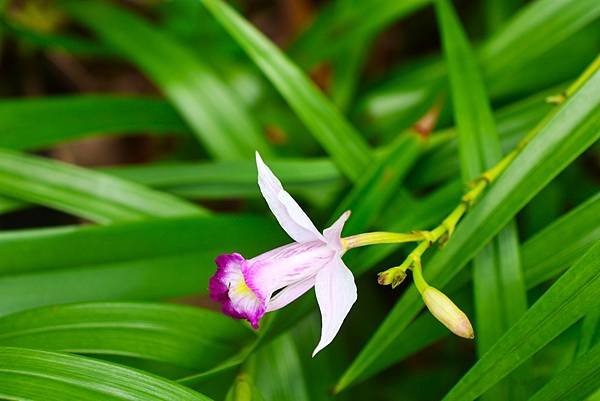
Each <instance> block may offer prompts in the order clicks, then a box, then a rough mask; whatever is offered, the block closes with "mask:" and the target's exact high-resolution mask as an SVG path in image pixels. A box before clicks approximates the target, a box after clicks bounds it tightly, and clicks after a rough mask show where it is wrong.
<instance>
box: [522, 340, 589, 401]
mask: <svg viewBox="0 0 600 401" xmlns="http://www.w3.org/2000/svg"><path fill="white" fill-rule="evenodd" d="M599 376H600V344H597V345H596V346H594V348H592V349H590V350H589V351H588V352H586V353H585V354H584V355H583V356H581V357H580V358H578V359H577V360H575V362H573V363H572V364H571V365H569V366H568V367H566V368H565V369H564V370H563V371H561V372H559V373H558V374H556V375H555V377H554V378H553V379H552V380H551V381H550V382H548V383H547V384H546V385H545V386H544V387H542V388H541V389H540V390H539V391H538V392H537V393H535V395H534V396H533V397H531V398H530V399H529V401H579V400H586V399H587V397H589V396H590V395H592V394H593V393H594V392H595V391H596V390H597V389H598V377H599Z"/></svg>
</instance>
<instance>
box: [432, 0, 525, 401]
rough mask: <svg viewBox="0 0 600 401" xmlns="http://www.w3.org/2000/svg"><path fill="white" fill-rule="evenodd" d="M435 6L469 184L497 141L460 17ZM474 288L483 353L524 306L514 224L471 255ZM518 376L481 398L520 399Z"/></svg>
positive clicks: (443, 3) (496, 151)
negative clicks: (475, 253)
mask: <svg viewBox="0 0 600 401" xmlns="http://www.w3.org/2000/svg"><path fill="white" fill-rule="evenodd" d="M435 4H436V12H437V17H438V24H439V26H440V31H441V37H442V43H443V47H444V53H445V56H446V66H447V69H448V75H449V80H450V88H451V95H452V104H453V106H454V107H453V111H454V119H455V121H456V128H457V132H458V139H459V156H460V160H461V172H462V177H463V181H464V182H465V183H468V182H472V181H473V180H475V179H477V177H479V176H480V175H481V174H483V173H484V171H485V170H487V169H489V168H491V167H493V166H494V165H495V164H496V163H497V162H498V161H499V160H500V158H501V154H502V151H501V148H500V140H499V138H498V135H497V134H496V128H495V124H494V117H493V115H492V110H491V107H490V104H489V100H488V96H487V93H486V89H485V86H484V83H483V77H482V76H481V72H480V70H479V66H478V65H477V60H476V59H475V54H474V53H473V51H472V50H471V48H470V45H469V41H468V39H467V37H466V34H465V33H464V31H463V28H462V26H461V24H460V22H459V20H458V17H457V16H456V13H455V11H454V9H453V8H452V6H451V5H450V3H449V2H448V0H437V1H436V3H435ZM473 288H474V296H475V323H476V325H475V327H476V329H475V332H476V333H477V336H476V337H477V338H476V341H477V353H478V355H479V356H481V355H484V354H485V353H486V352H487V351H488V350H489V349H490V347H491V346H492V345H493V344H494V343H495V342H496V341H497V340H498V339H499V338H500V337H501V336H502V334H503V333H504V332H506V330H508V328H510V327H511V326H512V325H513V324H514V323H515V322H516V321H517V320H518V319H519V318H520V317H521V315H523V314H524V313H525V311H526V310H527V294H526V291H525V284H524V281H523V273H522V271H521V263H520V255H519V239H518V237H517V227H516V225H515V224H514V222H511V223H510V224H508V225H507V227H505V228H504V229H502V231H500V233H499V234H498V236H497V237H495V238H494V239H493V240H492V241H491V242H490V243H489V244H487V245H486V246H485V248H483V249H482V250H481V252H480V253H479V254H477V255H476V256H475V258H474V259H473ZM521 380H523V373H520V374H519V375H518V380H517V376H514V377H512V378H510V379H509V381H505V382H503V383H500V384H499V385H498V386H496V387H495V388H494V389H492V390H491V391H489V392H487V393H486V394H485V395H484V397H483V398H484V399H485V400H507V399H513V400H518V399H522V398H523V394H519V391H520V390H521V386H519V383H520V382H521ZM521 392H522V391H521Z"/></svg>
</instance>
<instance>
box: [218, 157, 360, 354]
mask: <svg viewBox="0 0 600 401" xmlns="http://www.w3.org/2000/svg"><path fill="white" fill-rule="evenodd" d="M256 166H257V168H258V186H259V187H260V191H261V193H262V195H263V197H264V198H265V200H266V201H267V204H268V206H269V208H270V209H271V212H272V213H273V214H274V215H275V218H276V219H277V221H278V222H279V225H280V226H281V227H282V228H283V230H284V231H285V232H286V233H287V234H288V235H289V236H290V237H291V238H292V240H294V242H292V243H291V244H288V245H284V246H282V247H279V248H276V249H273V250H271V251H268V252H266V253H263V254H262V255H259V256H256V257H254V258H252V259H245V258H244V257H243V256H242V255H240V254H239V253H232V254H224V255H220V256H219V257H217V259H216V260H215V263H216V264H217V272H216V273H215V275H214V276H213V277H212V278H211V279H210V284H209V292H210V296H211V298H212V299H213V300H214V301H217V302H219V303H221V304H222V310H223V313H225V314H227V315H229V316H231V317H233V318H236V319H246V320H248V321H249V322H250V324H251V325H252V327H254V328H255V329H256V328H258V323H259V321H260V319H261V318H262V317H263V315H264V314H265V313H266V312H272V311H275V310H277V309H280V308H283V307H284V306H286V305H287V304H289V303H290V302H292V301H294V300H296V299H297V298H298V297H300V296H301V295H303V294H304V293H306V292H307V291H308V290H310V289H311V288H312V287H315V293H316V296H317V302H318V304H319V309H320V310H321V340H320V341H319V343H318V345H317V347H316V348H315V350H314V352H313V356H315V355H316V354H317V352H319V351H320V350H322V349H323V348H325V347H326V346H327V345H328V344H329V343H331V341H332V340H333V338H334V337H335V335H336V334H337V333H338V331H339V330H340V327H341V325H342V322H343V321H344V319H345V318H346V316H347V315H348V312H350V309H351V308H352V305H353V304H354V302H356V298H357V294H356V284H355V283H354V277H353V275H352V272H351V271H350V270H349V269H348V267H346V265H345V264H344V262H343V261H342V255H343V254H344V252H345V250H346V248H345V246H344V244H343V241H342V239H341V234H342V229H343V228H344V223H345V222H346V220H347V219H348V217H350V211H347V212H345V213H343V214H342V215H341V216H340V217H339V218H338V220H337V221H336V222H335V223H333V225H332V226H331V227H329V228H327V229H325V230H324V231H323V234H321V233H320V232H319V231H318V230H317V229H316V228H315V225H314V224H313V223H312V221H311V220H310V218H309V217H308V216H307V215H306V213H304V211H303V210H302V209H301V208H300V206H299V205H298V203H296V201H295V200H294V199H293V198H292V197H291V196H290V194H289V193H287V192H286V191H285V190H284V189H283V186H282V185H281V182H280V181H279V180H278V179H277V177H275V175H274V174H273V172H272V171H271V170H270V169H269V167H267V165H266V164H265V163H264V162H263V161H262V159H261V157H260V155H259V154H258V152H257V153H256Z"/></svg>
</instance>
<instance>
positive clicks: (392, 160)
mask: <svg viewBox="0 0 600 401" xmlns="http://www.w3.org/2000/svg"><path fill="white" fill-rule="evenodd" d="M423 145H424V141H423V138H421V137H419V135H418V134H416V133H414V132H406V133H404V134H401V135H399V136H398V138H397V140H396V141H395V142H394V143H393V144H391V145H390V146H389V147H387V148H386V149H385V153H384V155H383V156H381V157H379V158H377V160H376V161H375V162H374V163H373V165H372V166H370V167H369V168H368V169H367V170H366V171H365V172H364V173H363V175H362V176H361V177H360V179H359V180H358V181H357V182H356V183H355V184H354V186H353V187H352V190H351V191H350V192H349V193H348V195H346V196H345V197H344V199H343V200H342V201H341V202H340V204H339V206H338V207H337V209H336V211H335V212H334V213H333V219H337V217H338V216H339V215H341V214H342V213H343V212H344V211H346V210H351V211H352V218H351V219H349V220H348V222H347V223H346V225H345V227H344V230H345V232H347V233H352V234H356V233H359V232H361V231H364V230H365V229H367V228H369V227H370V226H371V224H372V223H373V221H374V220H375V219H376V218H377V217H378V216H379V214H380V212H381V210H382V209H383V207H384V206H385V205H386V204H387V203H388V201H389V200H390V198H391V197H392V196H393V195H394V193H396V191H397V189H398V187H399V185H400V183H401V182H402V180H403V179H404V177H405V176H406V174H408V172H409V170H410V169H411V167H412V166H413V165H414V163H415V162H416V160H417V157H418V156H419V154H420V153H421V151H422V149H423V147H424V146H423Z"/></svg>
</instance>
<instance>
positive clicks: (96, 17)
mask: <svg viewBox="0 0 600 401" xmlns="http://www.w3.org/2000/svg"><path fill="white" fill-rule="evenodd" d="M61 4H63V5H64V7H65V9H66V10H67V12H68V13H69V14H70V15H72V16H73V17H74V18H76V19H77V21H79V22H80V23H82V24H84V25H85V26H87V27H88V28H90V29H92V30H93V31H94V33H95V34H96V35H98V36H99V37H100V38H101V39H102V40H103V41H105V42H106V43H107V44H108V45H109V46H111V48H114V49H115V50H116V51H118V52H119V53H120V54H121V55H123V57H125V58H127V59H128V60H130V61H131V62H132V63H134V64H136V65H137V66H138V67H139V68H140V69H141V70H142V71H143V72H144V73H145V74H147V75H148V76H149V77H150V78H151V79H152V80H153V81H154V82H155V83H156V84H157V85H158V86H159V87H160V88H161V89H162V91H163V92H164V93H165V95H166V96H167V98H169V100H170V101H171V102H172V103H173V105H174V106H175V107H176V108H177V110H179V112H180V113H181V115H182V117H183V118H184V119H185V120H186V121H187V122H188V124H189V125H190V127H192V129H193V130H194V132H195V134H196V135H197V136H198V139H199V140H200V141H201V142H202V143H203V144H204V146H206V149H207V151H208V152H209V153H210V154H211V155H213V156H214V157H216V158H218V159H239V158H250V156H251V155H252V154H253V153H254V151H255V150H259V151H260V152H261V153H262V154H263V155H267V154H269V153H270V152H269V147H268V145H267V143H266V140H265V139H264V137H263V135H262V132H261V129H260V127H259V126H258V123H257V122H256V120H255V119H254V118H253V117H252V115H251V114H250V113H249V112H248V111H247V110H246V108H245V105H244V104H243V102H242V101H240V100H239V99H238V98H237V97H236V95H235V94H234V93H233V91H231V89H230V88H229V87H228V86H227V85H225V83H224V82H223V81H222V80H221V79H220V78H219V77H218V75H217V73H216V72H215V71H214V70H213V69H212V67H210V66H209V65H208V64H207V63H205V62H203V61H202V60H201V59H200V58H198V57H196V56H195V55H194V54H193V52H192V51H191V50H189V49H187V48H186V47H185V46H183V45H181V44H180V43H178V42H176V41H175V40H173V39H172V38H171V37H169V36H168V35H167V34H165V33H163V32H161V31H160V30H159V29H157V28H156V27H155V26H153V25H151V24H149V23H147V22H145V21H144V20H143V19H141V18H138V17H136V16H135V15H134V14H131V13H129V12H127V11H125V10H123V9H119V8H117V7H114V6H111V5H109V4H108V3H104V2H100V1H91V0H86V1H63V2H61Z"/></svg>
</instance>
